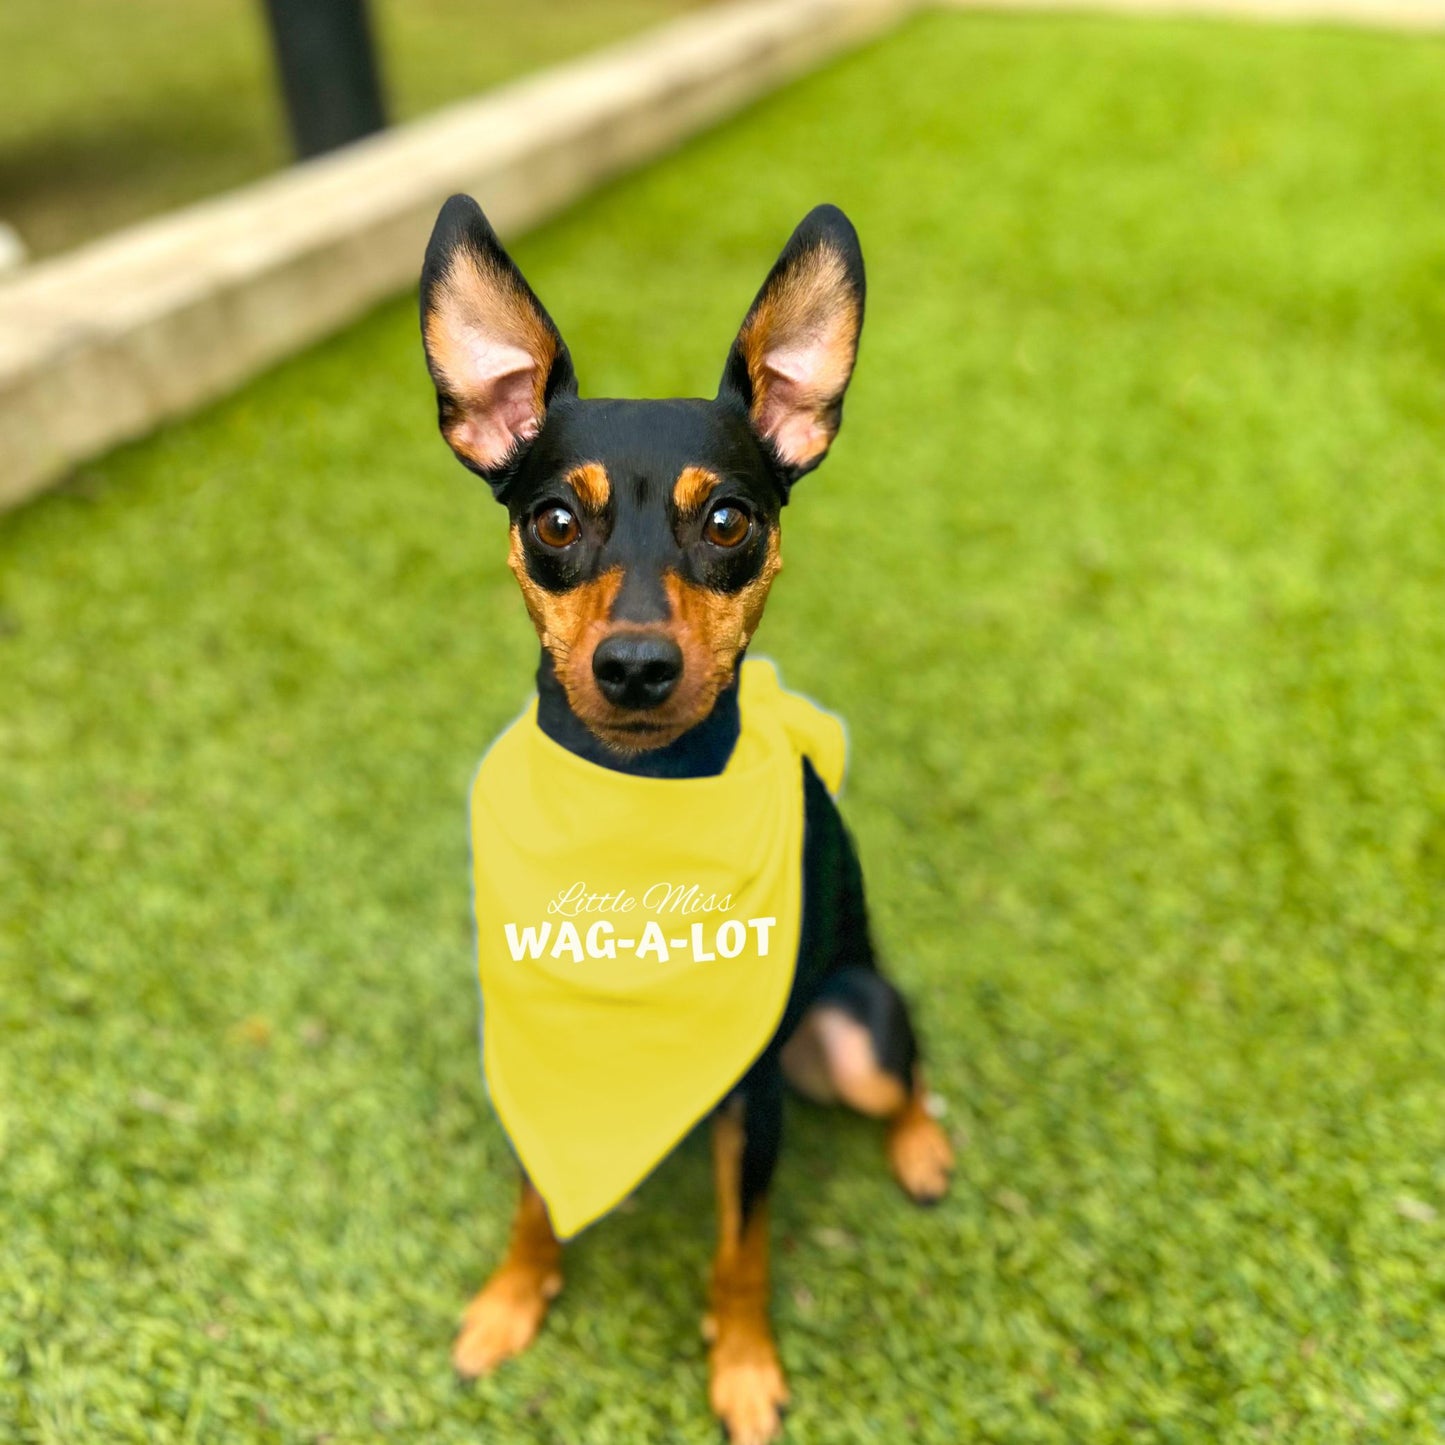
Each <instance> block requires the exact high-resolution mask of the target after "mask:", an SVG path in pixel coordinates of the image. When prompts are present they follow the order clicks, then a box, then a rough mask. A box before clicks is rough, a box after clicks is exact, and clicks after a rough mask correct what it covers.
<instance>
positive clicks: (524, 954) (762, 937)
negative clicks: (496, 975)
mask: <svg viewBox="0 0 1445 1445" xmlns="http://www.w3.org/2000/svg"><path fill="white" fill-rule="evenodd" d="M732 903H733V900H732V894H731V893H721V894H720V893H709V892H706V891H705V890H704V889H702V888H701V887H699V886H698V885H697V884H695V883H693V884H688V883H654V884H653V885H652V886H651V887H650V888H648V889H646V890H644V891H643V892H642V893H640V894H638V893H633V892H631V891H630V890H629V889H626V888H621V889H618V890H616V891H615V892H612V893H598V892H594V891H593V890H592V889H590V888H589V887H588V886H587V884H586V883H582V882H579V883H573V884H571V885H570V886H568V887H566V888H563V889H562V890H560V891H559V892H558V894H557V896H556V897H555V898H553V899H552V901H551V902H550V903H548V904H547V912H548V913H549V914H550V915H552V916H551V917H549V918H545V919H542V920H541V921H539V922H537V923H532V924H519V923H506V924H503V929H504V931H505V933H506V935H507V948H508V950H509V951H510V952H511V955H512V960H513V962H516V963H520V962H521V961H522V960H523V959H524V958H550V959H567V960H571V961H572V962H574V963H584V962H585V961H586V960H588V959H603V958H617V957H618V956H619V954H631V955H633V956H634V957H635V958H637V959H638V960H639V961H643V960H649V961H652V962H655V963H670V962H671V961H672V958H673V955H674V954H684V955H686V956H688V957H690V958H691V959H692V960H693V962H694V963H710V962H712V961H713V960H714V959H717V958H736V957H737V956H738V955H739V954H740V953H742V951H743V949H744V948H746V947H747V946H748V945H749V943H751V944H752V946H753V948H754V949H755V950H756V952H757V955H758V957H759V958H766V957H767V955H768V949H769V946H770V944H771V942H772V934H773V928H774V927H775V925H776V924H777V921H778V920H777V919H776V918H775V917H770V918H748V919H740V918H726V917H722V918H720V917H719V916H718V915H720V914H726V913H727V912H728V911H729V910H730V909H731V908H732ZM597 914H607V915H609V916H608V917H605V918H599V917H596V916H595V915H597ZM699 914H706V915H709V916H708V917H707V918H705V919H700V918H699V917H698V915H699Z"/></svg>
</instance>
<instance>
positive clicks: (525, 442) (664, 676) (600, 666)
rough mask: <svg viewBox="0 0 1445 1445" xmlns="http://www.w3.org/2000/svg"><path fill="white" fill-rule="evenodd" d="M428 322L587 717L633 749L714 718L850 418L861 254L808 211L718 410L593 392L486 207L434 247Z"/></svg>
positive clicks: (834, 221)
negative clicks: (793, 518)
mask: <svg viewBox="0 0 1445 1445" xmlns="http://www.w3.org/2000/svg"><path fill="white" fill-rule="evenodd" d="M421 315H422V334H423V337H424V340H425V344H426V357H427V366H428V368H429V370H430V371H431V375H432V380H433V381H434V382H435V383H436V390H437V403H438V414H439V418H440V422H441V430H442V435H443V436H444V437H445V438H446V440H447V442H448V443H449V444H450V446H451V448H452V450H453V451H454V452H455V453H456V454H457V456H458V457H459V458H460V459H461V461H462V462H463V463H464V464H465V465H466V466H467V467H469V468H470V469H471V470H472V471H474V472H476V473H477V474H478V475H479V476H481V477H482V478H484V479H485V480H486V481H487V482H488V484H489V485H490V486H491V488H492V490H493V492H494V494H495V495H496V496H497V498H498V499H499V500H500V501H501V502H502V503H503V504H504V505H505V506H506V508H507V511H508V514H509V516H510V518H511V549H510V552H509V555H508V562H509V564H510V566H511V568H512V571H513V572H514V573H515V574H516V578H517V582H518V584H519V585H520V586H521V589H522V596H523V597H524V598H525V599H526V604H527V610H528V612H529V613H530V614H531V617H532V621H533V622H534V623H535V624H536V628H537V633H538V635H539V636H540V637H541V639H542V646H543V647H544V648H546V650H547V652H548V653H549V654H550V656H551V659H552V663H553V666H554V668H555V670H556V674H557V677H558V678H559V679H560V681H561V683H562V686H563V688H564V689H565V691H566V695H567V700H568V703H569V704H570V705H571V708H572V710H573V712H575V713H576V714H577V716H578V717H579V718H581V719H582V721H583V722H584V723H586V725H587V726H588V727H589V728H590V729H591V730H592V731H593V732H594V733H595V734H596V735H597V736H598V737H599V738H601V739H602V741H603V742H605V743H607V744H608V745H609V746H611V747H613V748H615V749H618V750H619V751H628V752H633V751H638V750H641V749H646V748H655V747H661V746H663V745H664V744H666V743H669V742H671V741H673V739H675V738H677V737H679V736H680V735H681V734H682V733H684V732H686V731H687V730H688V729H689V728H690V727H692V726H693V725H694V724H696V723H698V722H701V721H702V719H703V718H705V717H706V716H707V715H708V714H709V713H710V712H711V711H712V707H713V704H714V702H715V701H716V700H717V697H718V694H719V693H720V692H721V691H722V690H723V689H724V688H726V687H727V686H728V685H729V683H730V682H731V681H732V679H733V675H734V672H735V670H736V667H737V661H738V658H739V656H740V655H741V654H742V651H743V649H744V648H745V647H746V646H747V644H748V640H749V639H750V638H751V637H752V634H753V631H754V629H755V628H756V627H757V625H758V621H759V619H760V617H761V616H762V611H763V604H764V602H765V601H766V600H767V595H768V589H769V587H771V585H772V581H773V578H774V577H775V576H776V575H777V572H778V569H779V567H780V566H781V565H782V562H781V557H780V554H779V532H778V521H779V512H780V509H781V508H782V506H783V505H784V503H785V502H786V501H787V499H788V493H789V491H790V489H791V488H792V485H793V483H794V482H796V481H797V480H798V478H799V477H801V476H803V475H804V474H805V473H806V472H809V471H811V470H812V469H813V468H814V467H816V466H817V465H818V463H819V462H821V461H822V460H823V457H824V456H825V455H826V453H827V451H828V448H829V446H830V445H831V443H832V441H833V437H834V436H835V435H836V433H837V430H838V425H839V422H840V421H841V419H842V411H843V393H844V392H845V391H846V390H847V387H848V380H849V377H850V376H851V375H852V371H853V361H854V358H855V356H856V354H857V350H858V333H859V329H860V327H861V326H862V324H863V257H862V253H861V251H860V250H859V247H858V237H857V235H856V233H855V232H854V230H853V227H852V225H851V224H850V223H849V221H848V218H847V217H846V216H845V215H844V214H843V213H842V212H841V211H839V210H837V209H836V208H835V207H832V206H819V207H818V208H817V209H816V210H814V211H811V212H809V214H808V215H807V216H806V217H805V218H804V219H803V222H802V224H801V225H799V227H798V229H797V230H796V231H794V232H793V235H792V238H791V239H790V240H789V242H788V244H787V245H786V246H785V247H784V248H783V253H782V255H781V256H779V258H778V260H777V263H776V264H775V265H774V267H773V269H772V270H771V272H769V274H768V278H767V280H766V281H765V282H764V283H763V288H762V290H761V291H760V292H759V293H758V296H757V299H756V300H755V301H754V302H753V304H752V307H751V308H750V310H749V311H748V313H747V316H746V317H745V318H744V320H743V324H742V329H741V330H740V331H739V332H738V335H737V339H736V340H735V341H734V342H733V345H732V350H731V351H730V352H729V353H728V358H727V363H726V365H725V367H724V369H723V377H722V384H721V386H720V387H719V389H718V394H717V396H716V398H715V399H713V400H712V401H701V400H675V401H602V400H583V399H581V398H580V397H579V396H578V394H577V377H576V374H575V372H574V371H573V369H572V358H571V355H570V354H569V353H568V350H567V347H566V344H565V343H564V342H563V340H562V338H561V336H560V335H559V334H558V331H557V328H556V326H554V325H553V323H552V319H551V317H549V316H548V315H547V312H546V311H545V310H544V309H543V307H542V304H541V303H540V302H539V301H538V300H537V298H536V296H535V295H534V294H533V293H532V289H531V287H529V286H528V285H527V283H526V281H525V280H524V279H523V278H522V274H521V272H520V271H518V270H517V268H516V266H515V265H514V264H513V262H512V260H511V258H510V257H509V256H508V255H507V253H506V252H505V251H504V250H503V249H502V246H501V243H500V242H499V241H498V240H497V236H496V233H495V232H494V231H493V230H492V228H491V226H490V225H489V224H488V222H487V219H486V217H485V216H484V215H483V214H482V212H481V210H480V208H479V207H478V206H477V204H476V202H475V201H473V200H472V199H471V198H470V197H467V196H453V197H452V199H451V200H449V201H448V202H447V203H446V205H445V206H444V207H443V208H442V211H441V214H440V216H438V218H437V223H436V228H435V230H434V231H433V232H432V238H431V242H430V244H429V245H428V247H427V254H426V263H425V266H424V268H423V271H422V283H421Z"/></svg>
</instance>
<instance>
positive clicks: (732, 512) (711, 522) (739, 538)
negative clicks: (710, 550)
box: [702, 503, 753, 547]
mask: <svg viewBox="0 0 1445 1445" xmlns="http://www.w3.org/2000/svg"><path fill="white" fill-rule="evenodd" d="M752 529H753V519H752V518H751V517H750V516H748V514H747V513H746V512H745V511H743V509H742V508H741V507H735V506H733V505H732V504H731V503H726V504H724V505H723V506H721V507H714V508H713V509H712V511H711V512H710V513H709V514H708V519H707V523H706V525H705V526H704V527H703V529H702V535H703V536H704V537H705V538H707V540H708V541H709V542H711V543H712V544H713V546H714V547H736V546H738V545H739V544H740V543H742V542H745V541H746V540H747V535H748V533H749V532H751V531H752Z"/></svg>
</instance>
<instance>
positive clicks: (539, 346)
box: [421, 196, 577, 490]
mask: <svg viewBox="0 0 1445 1445" xmlns="http://www.w3.org/2000/svg"><path fill="white" fill-rule="evenodd" d="M421 329H422V339H423V341H424V343H425V345H426V361H427V369H428V370H429V371H430V372H431V376H432V380H433V381H434V382H435V383H436V390H437V416H438V420H439V422H440V424H441V431H442V435H443V436H444V437H445V438H446V439H447V442H448V443H449V444H450V446H451V449H452V450H453V451H454V452H455V453H456V454H457V456H458V457H459V458H460V459H461V460H462V462H463V463H465V465H466V466H468V467H470V468H471V469H472V471H474V472H477V473H478V474H480V475H481V476H483V477H485V478H486V479H487V481H488V482H490V483H491V484H492V486H493V488H494V489H497V490H500V488H501V487H502V486H504V485H505V484H506V482H507V481H508V480H510V478H511V476H512V474H513V473H514V472H515V470H516V467H517V464H518V463H519V462H520V461H521V459H522V457H523V456H524V455H525V454H526V450H527V447H528V446H529V445H530V444H531V442H532V441H533V440H534V439H535V438H536V436H537V433H538V432H539V431H541V429H542V422H543V421H544V420H545V418H546V414H547V407H548V406H549V405H550V404H551V402H552V400H553V398H554V397H556V396H559V395H575V394H576V391H577V378H576V376H575V374H574V373H573V370H572V358H571V356H570V355H569V354H568V352H567V347H566V346H565V345H564V344H563V341H562V338H561V336H560V335H558V333H557V328H556V327H555V326H554V325H553V324H552V318H551V317H550V316H548V315H547V313H546V311H545V310H543V308H542V303H541V302H540V301H538V300H537V298H536V296H534V295H533V294H532V288H531V287H530V286H528V285H527V283H526V281H525V280H523V278H522V273H521V272H520V271H519V270H517V268H516V266H515V264H514V263H513V261H512V258H511V257H510V256H508V255H507V253H506V252H505V251H504V250H503V249H502V243H501V242H500V241H499V240H498V239H497V233H496V232H495V231H494V230H492V228H491V225H490V224H489V223H488V221H487V218H486V217H485V216H484V215H483V214H482V209H481V207H480V206H478V205H477V203H476V202H475V201H474V200H472V198H471V197H470V196H453V197H452V198H451V199H450V200H449V201H448V202H447V203H446V205H444V206H443V207H442V209H441V214H440V215H439V216H438V217H437V222H436V226H435V227H434V228H433V229H432V234H431V240H430V242H429V243H428V244H427V248H426V261H425V263H424V265H423V266H422V273H421Z"/></svg>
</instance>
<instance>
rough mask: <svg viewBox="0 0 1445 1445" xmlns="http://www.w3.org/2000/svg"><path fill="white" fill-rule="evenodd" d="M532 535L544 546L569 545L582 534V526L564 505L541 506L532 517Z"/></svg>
mask: <svg viewBox="0 0 1445 1445" xmlns="http://www.w3.org/2000/svg"><path fill="white" fill-rule="evenodd" d="M532 535H533V536H534V537H536V539H537V540H538V541H539V542H540V543H541V544H542V545H543V546H544V547H557V548H561V547H570V546H571V545H572V544H573V542H575V541H576V540H577V539H578V537H580V536H581V535H582V528H581V526H580V524H579V523H578V521H577V518H576V517H574V516H573V515H572V513H571V512H570V511H568V510H567V508H566V507H543V508H542V510H541V511H540V512H538V513H537V515H536V516H535V517H533V518H532Z"/></svg>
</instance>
